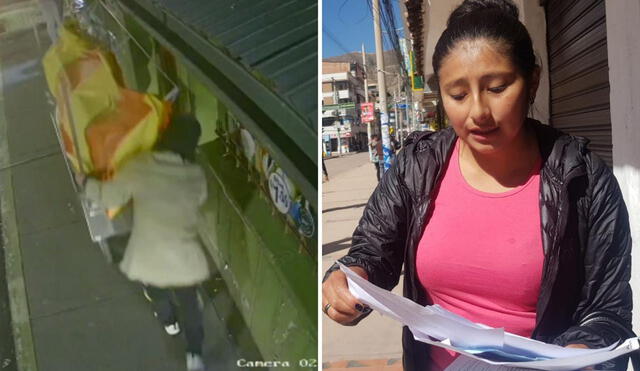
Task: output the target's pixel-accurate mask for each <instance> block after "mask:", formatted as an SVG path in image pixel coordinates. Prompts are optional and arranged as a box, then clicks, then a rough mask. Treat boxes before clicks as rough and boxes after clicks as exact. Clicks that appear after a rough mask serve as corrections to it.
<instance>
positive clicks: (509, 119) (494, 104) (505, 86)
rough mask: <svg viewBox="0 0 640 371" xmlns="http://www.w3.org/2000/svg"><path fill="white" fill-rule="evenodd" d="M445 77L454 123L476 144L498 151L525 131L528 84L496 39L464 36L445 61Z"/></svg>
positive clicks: (443, 87)
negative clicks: (488, 39) (502, 51)
mask: <svg viewBox="0 0 640 371" xmlns="http://www.w3.org/2000/svg"><path fill="white" fill-rule="evenodd" d="M439 79H440V91H441V93H442V100H443V104H444V109H445V111H446V113H447V116H448V117H449V121H450V124H451V126H453V129H454V130H455V132H456V134H457V135H458V136H459V137H460V139H461V140H463V141H464V142H465V143H466V144H467V145H468V146H470V147H471V149H472V150H474V151H476V152H479V153H486V154H489V153H495V152H497V151H499V150H501V149H504V148H505V147H506V146H508V145H509V144H511V143H514V140H517V139H518V136H519V135H521V133H522V131H521V129H522V127H523V123H524V118H525V114H526V110H527V99H528V96H529V95H528V94H527V89H528V88H527V84H526V81H525V79H524V76H522V75H521V74H520V73H519V72H518V70H517V69H516V66H515V65H514V64H513V63H512V62H511V60H510V59H509V57H508V56H507V55H505V54H503V53H501V52H500V48H499V46H497V45H496V44H495V43H494V42H490V41H487V40H484V39H479V40H469V41H467V40H465V41H460V42H459V43H458V44H457V45H456V46H455V48H454V49H453V50H451V52H450V53H449V55H447V56H446V57H445V58H444V60H443V61H442V65H441V68H440V72H439ZM532 80H535V81H536V82H537V80H536V79H532ZM533 85H536V84H533ZM534 89H535V88H534ZM531 93H532V94H534V95H535V90H534V91H532V92H531Z"/></svg>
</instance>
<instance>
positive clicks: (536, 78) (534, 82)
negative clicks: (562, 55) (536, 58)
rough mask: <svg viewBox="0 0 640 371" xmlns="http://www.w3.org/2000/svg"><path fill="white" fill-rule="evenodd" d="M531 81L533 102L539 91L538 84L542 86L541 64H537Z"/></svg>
mask: <svg viewBox="0 0 640 371" xmlns="http://www.w3.org/2000/svg"><path fill="white" fill-rule="evenodd" d="M530 82H531V83H530V84H529V99H530V102H531V103H533V101H534V99H535V97H536V93H537V92H538V86H540V66H536V67H535V68H534V69H533V72H532V73H531V81H530Z"/></svg>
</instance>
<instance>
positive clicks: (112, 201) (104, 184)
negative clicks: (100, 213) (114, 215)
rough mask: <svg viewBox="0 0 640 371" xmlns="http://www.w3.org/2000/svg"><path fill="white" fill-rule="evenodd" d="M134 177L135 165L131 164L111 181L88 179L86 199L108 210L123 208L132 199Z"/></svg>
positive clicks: (85, 192) (85, 190) (85, 191)
mask: <svg viewBox="0 0 640 371" xmlns="http://www.w3.org/2000/svg"><path fill="white" fill-rule="evenodd" d="M134 176H135V171H134V169H133V164H131V163H129V164H127V165H125V166H124V167H123V168H122V169H121V170H120V171H118V172H117V173H116V174H115V175H114V177H113V179H111V180H108V181H100V180H98V179H95V178H88V179H87V184H86V185H85V189H84V197H86V198H87V199H89V200H91V201H93V202H96V203H99V204H100V205H102V206H104V207H106V208H110V207H117V206H122V205H124V204H126V203H127V202H129V200H130V199H131V196H132V190H133V182H134Z"/></svg>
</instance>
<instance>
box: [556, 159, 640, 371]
mask: <svg viewBox="0 0 640 371" xmlns="http://www.w3.org/2000/svg"><path fill="white" fill-rule="evenodd" d="M589 180H590V186H589V187H588V189H587V197H588V199H589V200H590V204H589V207H588V210H587V213H588V215H587V218H586V219H587V223H588V237H587V243H586V250H585V254H584V268H585V281H584V282H585V283H584V286H583V288H582V295H581V298H580V301H579V303H578V306H577V309H576V312H575V315H574V322H575V323H576V325H575V326H572V327H570V328H569V329H568V330H567V331H565V332H564V333H563V334H561V335H560V336H559V337H558V338H557V339H556V340H555V341H554V342H555V343H557V344H561V345H566V344H571V343H581V344H586V345H588V346H589V347H591V348H598V347H604V346H606V345H609V344H612V343H614V342H617V341H618V340H620V339H626V338H629V337H632V336H633V332H632V330H631V328H632V326H631V309H632V295H631V287H630V285H629V279H630V277H631V234H630V230H629V215H628V214H627V208H626V206H625V203H624V200H623V198H622V192H621V191H620V187H619V186H618V182H617V181H616V179H615V177H614V175H613V173H612V172H611V170H610V169H609V168H608V167H607V166H606V165H605V164H604V163H603V162H602V160H600V159H599V158H597V157H595V156H594V157H592V158H591V171H590V174H589ZM625 369H626V368H625Z"/></svg>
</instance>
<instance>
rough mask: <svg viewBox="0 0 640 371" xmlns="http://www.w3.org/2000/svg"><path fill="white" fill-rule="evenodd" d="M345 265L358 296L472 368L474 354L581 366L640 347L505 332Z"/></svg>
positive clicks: (521, 364) (528, 364)
mask: <svg viewBox="0 0 640 371" xmlns="http://www.w3.org/2000/svg"><path fill="white" fill-rule="evenodd" d="M340 269H341V270H342V271H343V272H344V273H345V274H346V275H347V281H348V283H349V291H351V293H352V294H353V295H354V296H355V297H356V298H357V299H358V300H360V301H361V302H362V303H364V304H366V305H368V306H370V307H371V308H372V309H375V310H376V311H378V312H380V313H382V314H384V315H386V316H389V317H391V318H393V319H395V320H396V321H399V322H401V323H403V324H405V325H406V326H408V327H409V329H411V332H412V333H413V336H414V337H415V338H416V340H419V341H422V342H425V343H428V344H432V345H435V346H439V347H442V348H447V349H450V350H453V351H455V352H458V353H461V354H463V355H465V356H467V357H468V358H462V359H461V360H459V361H457V362H466V363H465V367H463V368H464V369H471V363H468V362H470V360H469V358H471V359H475V360H480V361H482V362H483V363H484V364H485V365H487V364H488V365H494V366H501V367H505V369H508V367H517V368H530V369H537V370H576V369H580V368H583V367H586V366H590V365H595V364H598V363H602V362H605V361H608V360H610V359H613V358H616V357H618V356H621V355H624V354H627V353H629V352H632V351H634V350H637V349H639V348H640V343H639V341H638V338H631V339H627V340H626V341H625V342H623V343H622V344H619V345H618V344H614V345H611V346H609V347H607V348H601V349H576V348H564V347H561V346H558V345H553V344H546V343H543V342H540V341H536V340H532V339H529V338H525V337H522V336H518V335H515V334H511V333H508V332H505V331H504V329H496V328H491V327H489V326H485V325H482V324H478V323H473V322H471V321H469V320H467V319H466V318H464V317H461V316H459V315H456V314H454V313H451V312H449V311H447V310H446V309H444V308H442V307H440V306H437V305H432V306H421V305H420V304H417V303H415V302H413V301H411V300H409V299H407V298H404V297H401V296H398V295H396V294H394V293H392V292H389V291H387V290H384V289H382V288H380V287H377V286H375V285H373V284H372V283H370V282H369V281H367V280H365V279H363V278H362V277H360V276H358V275H357V274H355V273H354V272H353V271H351V270H350V269H349V268H347V267H345V266H344V265H342V264H340ZM471 362H472V361H471ZM472 363H473V362H472ZM476 366H478V364H476ZM459 369H461V368H459ZM473 369H477V370H481V369H484V368H473ZM501 369H502V368H501Z"/></svg>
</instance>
